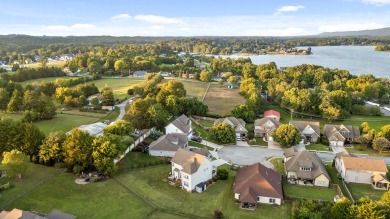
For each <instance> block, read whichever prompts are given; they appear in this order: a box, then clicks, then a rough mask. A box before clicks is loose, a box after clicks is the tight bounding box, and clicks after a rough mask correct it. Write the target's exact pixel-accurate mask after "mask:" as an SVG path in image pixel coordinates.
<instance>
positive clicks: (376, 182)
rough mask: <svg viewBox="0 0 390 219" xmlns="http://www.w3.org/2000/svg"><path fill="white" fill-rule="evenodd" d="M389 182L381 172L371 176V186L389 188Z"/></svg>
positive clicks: (382, 188)
mask: <svg viewBox="0 0 390 219" xmlns="http://www.w3.org/2000/svg"><path fill="white" fill-rule="evenodd" d="M389 185H390V182H389V180H387V178H386V176H384V175H383V174H376V175H374V176H372V186H373V187H374V189H380V190H386V191H388V190H389Z"/></svg>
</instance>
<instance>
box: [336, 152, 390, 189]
mask: <svg viewBox="0 0 390 219" xmlns="http://www.w3.org/2000/svg"><path fill="white" fill-rule="evenodd" d="M335 166H336V169H337V171H338V172H339V173H340V176H341V178H343V179H344V181H345V182H348V183H349V182H352V183H363V184H369V185H372V186H373V188H375V189H383V190H389V184H390V183H389V181H388V179H387V178H386V173H387V172H388V170H387V166H386V164H385V161H384V160H382V159H373V158H363V157H356V156H355V155H353V154H350V153H349V152H348V151H346V150H344V151H343V152H340V153H338V154H337V155H336V158H335Z"/></svg>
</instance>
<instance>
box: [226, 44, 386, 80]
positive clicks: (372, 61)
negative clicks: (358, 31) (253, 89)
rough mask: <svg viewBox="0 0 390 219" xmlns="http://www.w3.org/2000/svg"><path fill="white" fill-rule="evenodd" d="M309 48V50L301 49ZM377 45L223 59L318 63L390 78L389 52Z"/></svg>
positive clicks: (351, 71)
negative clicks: (306, 52)
mask: <svg viewBox="0 0 390 219" xmlns="http://www.w3.org/2000/svg"><path fill="white" fill-rule="evenodd" d="M302 48H305V49H306V48H307V47H302ZM374 48H375V47H374V46H314V47H312V49H311V51H312V53H313V54H312V55H260V56H238V55H231V56H224V57H231V58H239V57H244V58H245V57H250V58H251V60H252V62H253V64H256V65H258V64H266V63H269V62H275V63H276V65H277V66H278V67H291V66H296V65H301V64H315V65H321V66H324V67H328V68H338V69H343V70H348V71H349V72H350V73H351V74H354V75H360V74H373V75H375V76H376V77H390V52H376V51H375V50H374Z"/></svg>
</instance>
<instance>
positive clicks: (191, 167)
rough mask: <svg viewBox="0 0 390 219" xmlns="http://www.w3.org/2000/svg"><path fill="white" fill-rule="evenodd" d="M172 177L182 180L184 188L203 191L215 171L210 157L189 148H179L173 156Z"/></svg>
mask: <svg viewBox="0 0 390 219" xmlns="http://www.w3.org/2000/svg"><path fill="white" fill-rule="evenodd" d="M171 163H172V172H171V173H172V176H171V177H172V178H174V179H176V180H178V181H179V182H181V186H182V189H184V190H186V191H188V192H192V191H197V192H203V191H205V190H206V189H207V187H206V182H207V181H208V180H210V179H211V178H212V177H213V174H214V173H215V170H214V166H213V163H212V162H211V160H210V159H209V158H207V157H206V156H204V155H202V154H198V153H195V152H192V151H189V150H185V149H182V148H179V149H178V150H177V152H176V154H175V156H173V158H172V161H171Z"/></svg>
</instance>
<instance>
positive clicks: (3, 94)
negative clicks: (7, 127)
mask: <svg viewBox="0 0 390 219" xmlns="http://www.w3.org/2000/svg"><path fill="white" fill-rule="evenodd" d="M8 102H9V94H8V91H7V89H5V88H0V110H1V111H6V110H7V105H8Z"/></svg>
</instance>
